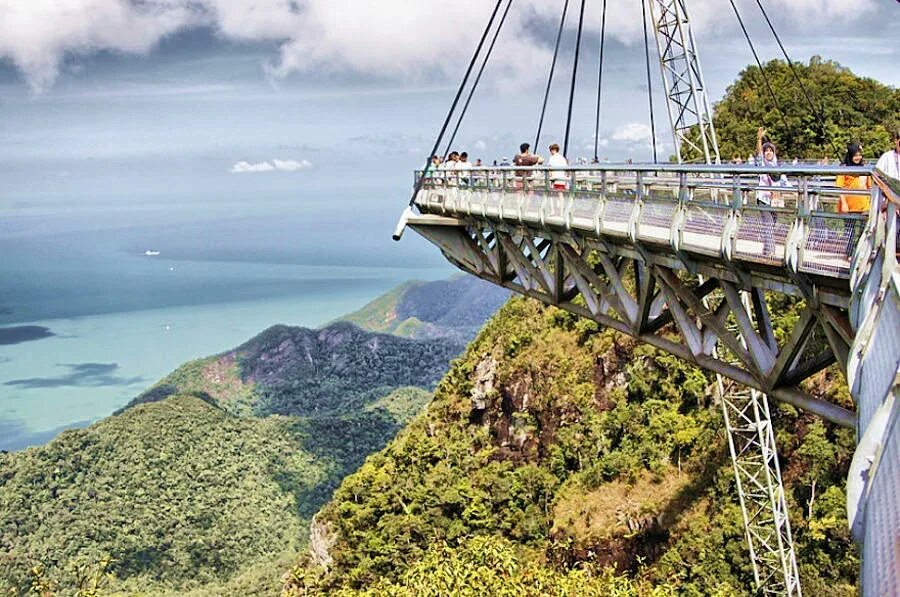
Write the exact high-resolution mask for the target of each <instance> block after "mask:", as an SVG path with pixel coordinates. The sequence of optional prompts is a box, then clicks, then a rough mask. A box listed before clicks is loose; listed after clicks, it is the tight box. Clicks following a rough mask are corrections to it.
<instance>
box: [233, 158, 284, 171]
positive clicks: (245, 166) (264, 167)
mask: <svg viewBox="0 0 900 597" xmlns="http://www.w3.org/2000/svg"><path fill="white" fill-rule="evenodd" d="M273 170H275V166H273V165H272V164H270V163H269V162H260V163H258V164H251V163H250V162H244V161H240V162H238V163H237V164H235V165H234V166H232V167H231V173H232V174H253V173H257V172H272V171H273Z"/></svg>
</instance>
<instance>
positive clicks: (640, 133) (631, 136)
mask: <svg viewBox="0 0 900 597" xmlns="http://www.w3.org/2000/svg"><path fill="white" fill-rule="evenodd" d="M612 138H613V140H614V141H628V142H631V143H637V142H641V141H650V140H651V138H652V131H651V129H650V126H649V125H647V124H641V123H638V122H632V123H630V124H626V125H623V126H620V127H619V128H617V129H616V130H615V132H614V133H613V134H612Z"/></svg>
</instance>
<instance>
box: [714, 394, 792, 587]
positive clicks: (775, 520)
mask: <svg viewBox="0 0 900 597" xmlns="http://www.w3.org/2000/svg"><path fill="white" fill-rule="evenodd" d="M722 409H723V411H724V413H725V425H726V427H727V431H728V447H729V450H730V452H731V459H732V462H733V464H734V471H735V478H736V482H737V487H738V497H739V499H740V504H741V513H742V514H743V517H744V529H745V531H746V534H747V545H748V546H749V549H750V558H751V560H752V561H753V563H754V565H753V575H754V578H755V581H756V586H757V587H758V588H759V590H760V592H761V593H762V594H763V595H773V596H774V595H778V596H782V595H801V594H802V593H801V589H800V575H799V572H798V571H797V557H796V555H795V554H794V540H793V536H792V535H791V525H790V522H789V520H788V511H787V502H786V501H785V498H784V485H783V484H782V482H781V467H780V466H779V464H778V451H777V448H776V446H775V433H774V430H773V429H772V425H771V415H770V413H769V401H768V399H767V398H766V395H765V394H763V393H761V392H758V391H756V390H750V389H747V388H744V389H739V388H736V387H731V388H727V389H726V392H725V393H724V395H723V399H722Z"/></svg>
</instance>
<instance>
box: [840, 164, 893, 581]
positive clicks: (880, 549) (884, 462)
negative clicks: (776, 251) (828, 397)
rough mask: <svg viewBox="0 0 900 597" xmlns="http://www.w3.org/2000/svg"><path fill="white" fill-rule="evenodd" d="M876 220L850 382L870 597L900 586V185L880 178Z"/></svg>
mask: <svg viewBox="0 0 900 597" xmlns="http://www.w3.org/2000/svg"><path fill="white" fill-rule="evenodd" d="M875 179H876V183H877V185H876V186H877V189H876V194H875V200H874V201H873V202H872V205H871V211H870V218H869V222H868V225H867V227H866V230H865V232H864V234H863V236H862V239H861V241H860V243H859V248H858V250H857V252H856V258H855V260H854V267H853V275H852V277H851V283H852V287H853V300H852V302H851V310H850V314H851V320H852V323H853V326H854V328H855V330H856V336H855V339H854V342H853V346H852V348H851V352H850V359H849V363H848V367H847V369H848V371H847V374H848V382H849V384H850V389H851V393H852V394H853V396H854V399H855V400H856V402H857V411H858V425H857V436H858V440H859V445H858V448H857V451H856V454H855V456H854V458H853V464H852V465H851V467H850V474H849V476H848V480H847V515H848V519H849V520H850V524H851V527H852V528H853V534H854V537H855V538H856V539H857V541H859V542H860V543H861V544H862V545H863V570H862V586H863V592H864V594H865V595H893V594H896V591H897V590H898V589H897V588H898V587H900V552H898V551H897V547H898V546H900V337H898V330H900V269H898V264H897V247H898V235H900V181H896V180H893V179H889V178H888V177H886V176H884V175H882V174H880V173H876V175H875Z"/></svg>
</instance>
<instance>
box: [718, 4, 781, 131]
mask: <svg viewBox="0 0 900 597" xmlns="http://www.w3.org/2000/svg"><path fill="white" fill-rule="evenodd" d="M729 2H730V3H731V8H733V9H734V15H735V16H736V17H737V20H738V24H739V25H740V26H741V31H743V32H744V37H745V38H746V39H747V44H748V45H749V46H750V51H751V52H753V58H754V59H755V60H756V65H757V66H759V73H760V75H762V79H763V83H765V85H766V89H767V90H768V91H769V95H770V96H771V97H772V101H773V102H774V103H775V110H776V111H777V112H778V114H779V115H780V116H781V122H782V123H783V124H784V130H785V132H786V133H787V134H788V136H791V125H789V124H788V121H787V118H786V117H785V115H784V110H782V109H781V105H780V104H779V103H778V98H777V97H776V96H775V91H773V90H772V85H770V84H769V78H768V77H767V76H766V71H765V69H764V68H763V64H762V61H761V60H760V59H759V54H757V53H756V47H755V46H754V45H753V40H752V39H750V33H749V32H748V31H747V27H746V26H745V25H744V19H743V17H741V11H740V10H738V7H737V4H735V3H734V0H729Z"/></svg>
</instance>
